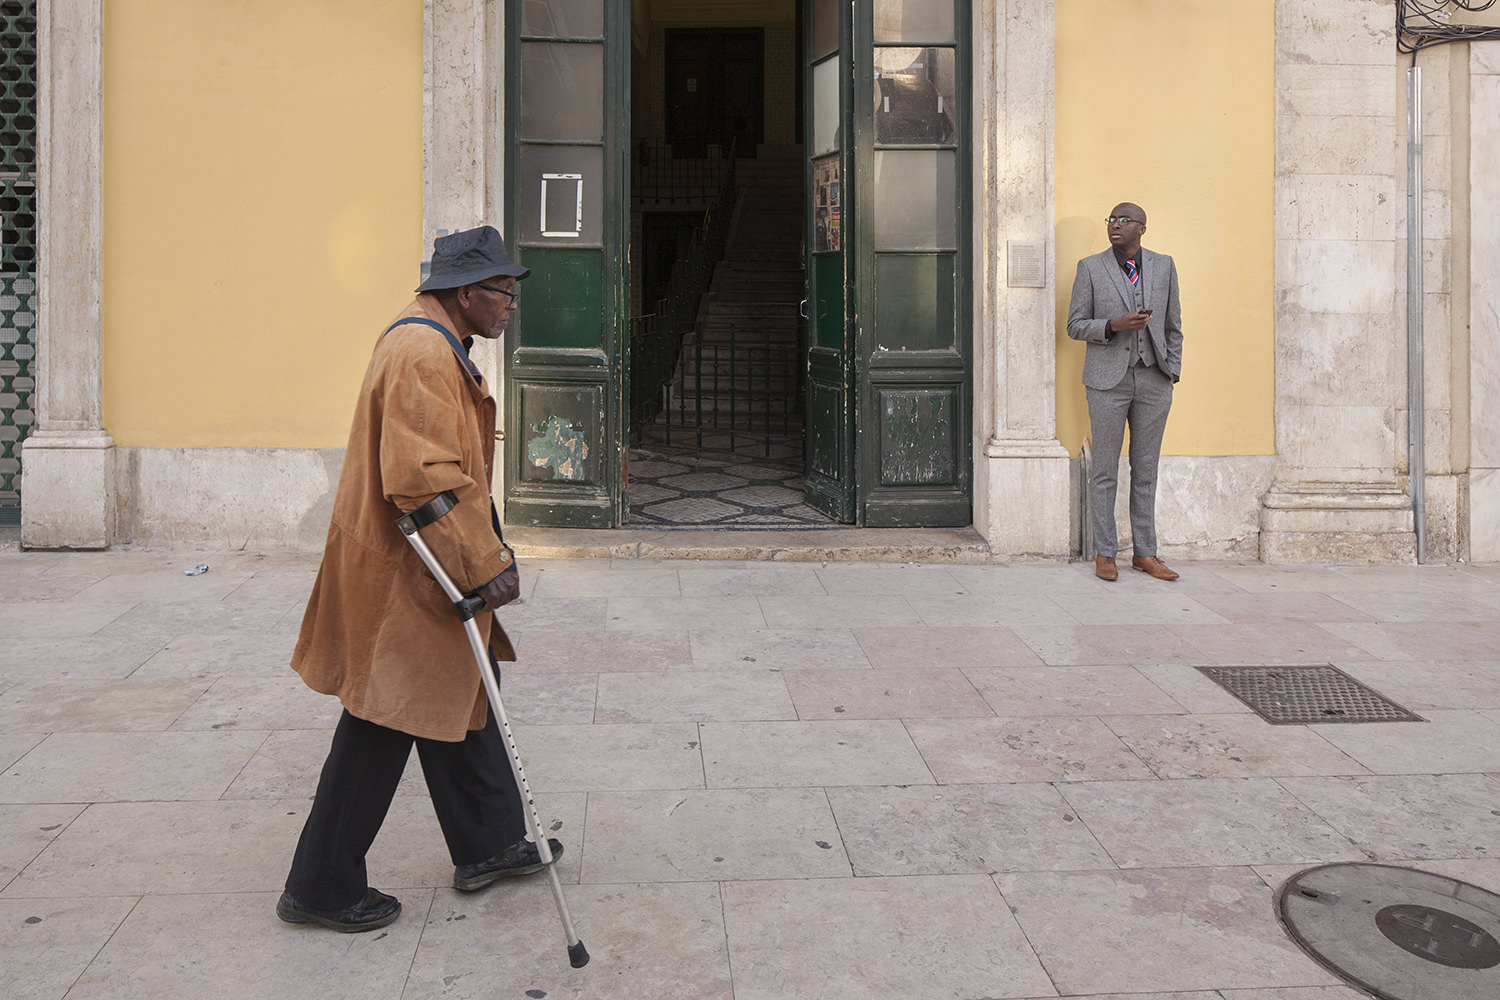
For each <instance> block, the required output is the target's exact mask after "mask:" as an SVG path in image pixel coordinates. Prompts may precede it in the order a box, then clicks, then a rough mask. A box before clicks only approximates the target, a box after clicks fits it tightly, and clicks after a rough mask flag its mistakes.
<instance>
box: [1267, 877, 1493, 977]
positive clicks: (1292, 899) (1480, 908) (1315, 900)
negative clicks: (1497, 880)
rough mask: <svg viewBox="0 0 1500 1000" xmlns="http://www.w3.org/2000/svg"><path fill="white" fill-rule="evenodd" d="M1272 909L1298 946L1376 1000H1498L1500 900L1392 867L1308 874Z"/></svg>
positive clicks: (1464, 884)
mask: <svg viewBox="0 0 1500 1000" xmlns="http://www.w3.org/2000/svg"><path fill="white" fill-rule="evenodd" d="M1276 909H1277V912H1278V914H1279V916H1280V917H1281V922H1282V924H1283V925H1284V926H1285V927H1286V930H1287V933H1288V934H1290V935H1291V936H1292V939H1293V940H1294V941H1296V942H1297V943H1298V944H1299V945H1301V946H1302V949H1303V950H1304V951H1306V952H1307V953H1308V954H1309V955H1311V956H1312V957H1313V958H1315V959H1317V960H1318V961H1319V962H1320V963H1322V964H1323V965H1324V966H1326V967H1327V968H1328V969H1329V970H1330V971H1332V972H1333V973H1335V974H1336V975H1339V976H1341V977H1343V978H1344V979H1346V980H1348V981H1349V982H1350V983H1353V984H1354V985H1355V986H1357V987H1359V988H1360V989H1362V990H1365V991H1366V992H1368V993H1371V994H1373V995H1374V996H1376V997H1378V998H1380V1000H1495V998H1496V997H1500V895H1496V894H1495V893H1493V892H1490V891H1488V890H1486V889H1481V888H1479V887H1478V886H1473V885H1469V884H1468V883H1467V882H1460V881H1458V880H1457V879H1451V878H1446V877H1445V876H1442V875H1434V874H1432V873H1431V872H1423V871H1417V870H1416V869H1414V868H1397V867H1393V866H1391V865H1369V864H1336V865H1323V866H1322V867H1319V868H1309V869H1308V870H1307V871H1305V872H1299V873H1298V874H1296V875H1294V876H1292V877H1291V878H1290V879H1288V880H1287V881H1286V883H1285V884H1284V885H1282V887H1281V890H1280V891H1279V892H1278V893H1277V894H1276Z"/></svg>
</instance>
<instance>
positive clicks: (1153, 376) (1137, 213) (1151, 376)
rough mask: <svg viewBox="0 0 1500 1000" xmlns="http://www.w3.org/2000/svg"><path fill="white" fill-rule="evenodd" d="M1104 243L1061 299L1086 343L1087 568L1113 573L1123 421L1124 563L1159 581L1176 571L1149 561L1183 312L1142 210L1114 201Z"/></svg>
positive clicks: (1071, 332) (1171, 267)
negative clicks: (1089, 439) (1128, 544)
mask: <svg viewBox="0 0 1500 1000" xmlns="http://www.w3.org/2000/svg"><path fill="white" fill-rule="evenodd" d="M1104 221H1105V224H1106V225H1107V226H1108V227H1109V228H1108V233H1109V244H1110V248H1109V249H1108V250H1106V251H1104V252H1103V253H1098V254H1094V255H1093V256H1092V257H1085V258H1083V259H1082V260H1080V261H1079V262H1078V276H1077V277H1076V278H1074V279H1073V297H1072V300H1071V301H1070V302H1069V303H1068V336H1069V337H1072V338H1073V339H1074V340H1082V341H1085V342H1086V343H1087V344H1088V348H1087V351H1086V353H1085V355H1084V361H1083V385H1084V389H1085V391H1086V392H1087V394H1088V400H1089V425H1090V428H1091V429H1092V431H1093V439H1094V467H1093V473H1092V474H1091V475H1090V476H1089V498H1090V500H1091V501H1092V503H1093V515H1094V516H1093V521H1094V553H1095V555H1094V573H1095V575H1097V576H1098V577H1099V579H1101V580H1111V581H1113V580H1117V579H1119V571H1118V570H1117V569H1116V568H1115V553H1116V552H1117V551H1118V549H1119V540H1118V538H1117V536H1116V535H1115V488H1116V486H1117V485H1118V472H1119V467H1120V445H1121V442H1122V441H1123V440H1124V437H1125V427H1126V425H1127V424H1128V425H1129V426H1130V534H1131V540H1132V542H1133V543H1134V544H1133V547H1134V549H1135V554H1134V557H1133V558H1132V559H1131V560H1130V565H1131V566H1133V567H1135V568H1136V569H1138V570H1140V571H1141V572H1143V573H1149V574H1151V575H1152V576H1153V577H1155V578H1156V579H1158V580H1175V579H1177V574H1176V573H1174V572H1173V571H1172V570H1170V569H1168V568H1167V565H1166V564H1165V563H1163V562H1162V561H1161V560H1160V559H1158V558H1157V557H1156V465H1157V459H1158V458H1159V457H1160V455H1161V438H1162V432H1163V431H1165V430H1166V427H1167V411H1169V410H1170V409H1171V408H1172V386H1173V385H1174V384H1176V382H1177V379H1178V378H1179V377H1180V376H1181V374H1182V309H1181V306H1180V305H1179V303H1178V301H1177V266H1176V265H1175V264H1173V263H1172V258H1171V257H1168V256H1166V255H1165V254H1159V253H1152V252H1151V251H1150V250H1145V249H1143V248H1142V247H1141V234H1143V233H1144V232H1145V231H1146V213H1145V212H1144V211H1142V210H1141V207H1140V206H1139V205H1132V204H1131V203H1130V202H1128V201H1127V202H1122V203H1120V204H1118V205H1116V206H1115V208H1114V211H1112V212H1110V213H1109V218H1107V219H1105V220H1104Z"/></svg>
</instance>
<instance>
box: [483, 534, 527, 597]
mask: <svg viewBox="0 0 1500 1000" xmlns="http://www.w3.org/2000/svg"><path fill="white" fill-rule="evenodd" d="M505 561H506V562H507V563H509V565H507V566H506V567H505V569H503V570H501V571H500V575H499V576H497V577H495V578H494V579H493V580H491V581H490V582H489V583H486V584H485V585H484V586H482V587H480V588H479V590H478V591H476V593H478V594H479V596H480V597H482V598H484V607H483V608H481V609H480V610H482V611H494V610H495V609H496V608H500V607H504V606H505V605H507V604H509V603H510V602H511V601H514V600H515V599H516V598H518V597H520V596H521V574H520V572H518V571H517V570H516V554H515V553H514V552H512V551H511V549H510V546H509V545H507V546H505Z"/></svg>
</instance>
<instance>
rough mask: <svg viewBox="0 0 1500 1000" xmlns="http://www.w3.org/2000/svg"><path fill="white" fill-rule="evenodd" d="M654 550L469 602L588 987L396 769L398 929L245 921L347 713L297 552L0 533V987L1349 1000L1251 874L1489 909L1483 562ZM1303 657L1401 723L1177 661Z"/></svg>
mask: <svg viewBox="0 0 1500 1000" xmlns="http://www.w3.org/2000/svg"><path fill="white" fill-rule="evenodd" d="M522 534H524V532H523V533H522ZM662 534H663V535H666V534H670V535H671V536H672V537H671V538H665V537H660V536H658V538H657V539H647V538H646V536H641V537H640V538H639V539H637V542H636V544H634V545H633V546H632V545H631V544H629V543H625V544H621V540H620V539H612V540H611V539H602V540H601V541H600V542H599V544H601V545H603V544H604V543H605V542H607V543H608V544H607V545H605V546H604V547H605V549H606V550H608V551H611V552H613V553H614V554H615V555H616V556H617V558H601V559H575V558H545V559H542V558H528V557H527V556H526V547H525V546H524V545H523V546H522V547H521V550H522V572H523V593H524V594H525V595H526V596H525V599H524V600H523V601H521V602H519V603H517V604H515V605H512V606H510V607H508V608H506V609H505V610H504V611H503V612H502V621H503V622H504V623H505V625H506V627H507V629H508V630H509V631H510V632H511V634H512V636H513V637H514V638H515V640H516V645H517V648H518V650H519V653H520V662H518V663H516V664H514V665H511V666H508V667H507V668H506V669H505V671H504V676H505V680H504V691H505V694H506V698H507V708H508V710H509V712H510V714H511V717H512V720H513V724H514V729H515V734H516V740H517V743H518V745H519V746H520V749H521V752H522V754H523V756H524V757H525V760H526V765H527V772H528V777H530V779H531V782H532V786H533V788H534V790H535V792H536V796H537V805H538V808H539V810H540V812H541V815H542V818H543V826H544V827H546V828H547V829H548V831H549V833H550V834H551V835H552V836H556V837H559V838H561V839H562V840H563V842H564V843H565V844H566V845H567V851H566V853H565V854H564V856H563V858H562V859H561V861H560V862H559V868H558V873H559V877H560V878H561V880H562V882H563V884H564V886H565V889H566V892H567V896H568V902H569V904H570V906H571V907H572V910H573V915H574V918H575V921H576V922H577V924H578V926H579V930H580V933H581V935H582V937H583V938H584V940H585V942H586V943H587V945H588V947H589V949H590V951H591V953H592V954H593V961H592V962H591V964H590V965H589V966H588V967H587V968H585V969H582V970H574V969H571V968H569V967H568V965H567V961H566V956H565V954H564V942H563V939H562V935H561V931H560V927H559V925H558V922H557V918H556V912H555V909H554V907H553V902H552V898H551V894H550V892H549V891H548V889H547V886H546V883H545V881H544V880H540V879H523V880H515V881H511V882H505V883H501V884H499V885H497V886H496V887H494V888H492V889H489V890H486V891H485V892H483V893H478V894H473V895H469V894H461V893H456V892H454V891H453V890H452V889H451V888H450V887H449V886H450V881H451V878H452V864H451V861H450V859H449V858H447V856H446V851H445V850H444V848H443V844H442V838H441V835H440V832H439V830H438V827H437V822H436V819H435V817H434V816H433V814H432V808H431V804H430V802H429V800H428V797H427V793H426V788H425V783H424V781H423V776H422V773H421V769H420V767H419V766H418V764H417V762H416V759H415V756H413V759H412V761H410V762H409V764H408V768H407V772H406V774H405V776H404V777H403V779H402V782H401V785H400V787H399V789H398V792H397V797H396V801H395V803H394V804H393V806H392V809H391V812H390V815H389V817H388V818H387V821H386V824H385V826H384V828H383V829H382V832H381V835H380V837H379V838H378V839H377V841H376V843H375V845H374V847H373V848H372V850H371V853H370V857H369V868H370V873H371V880H372V883H373V884H375V885H377V886H378V887H380V888H383V889H386V890H388V891H393V892H395V893H396V894H397V895H398V896H399V897H400V898H401V899H402V901H403V904H404V907H405V909H404V912H403V915H402V918H401V919H400V920H399V921H397V922H396V923H395V924H393V925H392V926H391V927H389V928H387V929H385V931H383V932H380V933H377V934H372V935H354V936H344V935H336V934H332V933H328V932H324V931H321V930H318V929H313V928H299V927H291V926H288V925H285V924H282V923H281V922H280V921H278V920H277V919H276V918H275V916H274V914H273V912H272V906H273V904H274V900H275V898H276V893H277V891H278V889H279V887H280V885H281V883H282V880H283V879H284V878H285V873H286V866H287V864H288V863H289V861H290V856H291V852H292V848H293V846H294V844H295V840H296V837H297V833H298V831H299V830H300V828H301V824H302V821H303V817H304V816H305V814H306V809H307V807H308V804H309V801H310V797H311V795H312V793H313V790H314V788H315V787H316V783H317V780H318V774H319V770H320V768H321V764H322V760H323V756H324V754H325V753H326V751H327V747H328V741H329V739H330V737H331V733H332V727H333V725H334V723H335V721H336V719H337V717H338V713H339V707H338V705H337V704H336V703H335V702H333V700H332V699H328V698H325V697H322V696H318V695H315V694H313V693H312V692H309V691H307V689H306V688H305V687H303V686H302V685H301V682H300V681H299V680H298V679H297V678H296V677H295V676H294V675H293V674H291V673H290V671H289V670H288V668H287V660H288V658H289V656H290V653H291V649H292V646H293V643H294V642H295V640H296V634H297V629H298V626H299V624H300V621H301V615H302V604H303V602H304V601H305V599H306V595H307V593H308V591H309V589H310V587H311V585H312V581H313V578H314V575H315V572H316V569H317V558H316V556H314V555H307V554H297V553H289V554H278V555H261V554H256V553H213V552H199V551H193V552H172V551H136V550H130V549H126V550H122V551H118V552H105V553H71V554H64V553H21V552H17V551H15V550H14V548H10V549H4V548H0V635H3V636H4V641H3V642H0V950H3V952H4V954H5V959H4V961H3V962H0V996H4V997H6V998H7V1000H9V998H10V997H17V998H25V1000H31V998H42V1000H77V998H80V997H82V998H106V997H107V998H110V1000H134V998H137V997H141V998H144V997H150V998H152V1000H158V998H166V1000H173V998H178V997H182V998H188V997H192V998H197V997H201V996H203V995H220V996H226V997H232V996H246V997H260V996H295V995H317V996H328V997H351V998H352V997H359V998H360V1000H416V998H421V1000H428V998H430V1000H438V998H450V997H474V998H479V997H485V998H488V997H495V996H503V997H517V998H520V997H529V998H533V1000H534V998H537V997H542V996H545V997H548V998H558V997H572V998H583V997H589V998H605V1000H608V998H619V1000H641V998H643V997H651V998H655V997H664V998H665V997H670V998H673V1000H677V998H685V1000H693V998H699V997H701V998H710V1000H772V998H774V1000H784V998H795V997H807V998H817V1000H855V998H858V1000H897V998H899V1000H911V998H917V1000H928V998H937V1000H942V998H948V997H951V998H954V1000H973V998H976V997H993V998H1006V1000H1042V998H1051V1000H1055V998H1057V997H1058V996H1059V995H1062V996H1067V997H1070V998H1079V1000H1168V998H1170V1000H1351V998H1353V997H1355V996H1357V995H1358V994H1356V993H1355V992H1354V991H1352V990H1350V989H1349V988H1348V987H1346V986H1344V985H1341V984H1339V983H1338V981H1337V980H1336V979H1335V978H1334V977H1332V976H1331V975H1330V974H1328V973H1327V972H1325V971H1324V970H1323V969H1321V967H1319V966H1317V965H1316V964H1315V963H1312V962H1311V961H1310V960H1308V959H1307V958H1306V957H1305V956H1303V954H1302V953H1301V952H1300V951H1299V950H1297V949H1296V947H1295V946H1294V945H1292V944H1291V943H1290V942H1289V941H1288V940H1287V939H1286V938H1285V936H1284V935H1283V934H1282V933H1281V931H1280V929H1279V928H1278V926H1277V924H1276V920H1275V916H1274V913H1273V911H1272V907H1271V899H1272V895H1273V893H1274V890H1275V889H1276V887H1277V886H1279V885H1280V884H1281V883H1282V882H1283V881H1285V880H1286V879H1287V878H1289V877H1291V876H1292V875H1295V874H1296V873H1297V872H1299V871H1301V870H1302V869H1304V868H1305V867H1308V866H1310V865H1313V864H1317V863H1321V862H1324V861H1329V860H1377V861H1380V862H1383V863H1391V864H1407V865H1412V866H1416V867H1421V868H1423V869H1425V870H1429V871H1434V872H1437V873H1440V874H1447V875H1450V876H1452V877H1454V878H1459V879H1464V880H1466V881H1472V882H1474V883H1476V884H1479V885H1483V886H1486V887H1488V888H1490V889H1492V890H1493V889H1496V888H1500V820H1497V818H1496V817H1497V816H1500V756H1497V755H1500V653H1497V650H1500V569H1497V568H1495V567H1471V566H1459V567H1448V566H1424V567H1412V566H1408V567H1388V566H1377V567H1350V566H1307V567H1300V566H1263V565H1260V564H1257V563H1237V562H1236V563H1211V564H1193V563H1174V568H1177V569H1178V570H1179V571H1181V572H1182V573H1183V578H1182V580H1181V581H1179V582H1178V584H1173V585H1166V584H1162V583H1160V582H1159V581H1155V580H1151V579H1149V578H1147V577H1146V576H1145V575H1144V574H1139V573H1124V574H1122V578H1121V580H1120V582H1119V583H1118V584H1114V585H1109V584H1104V583H1102V582H1100V581H1098V580H1097V579H1096V578H1095V577H1094V576H1093V574H1092V566H1091V565H1088V564H1072V565H1069V564H1061V563H1050V564H1035V565H1021V564H1014V565H998V564H989V563H987V562H986V560H984V559H983V558H978V557H976V551H977V550H976V549H975V548H974V547H973V546H972V544H971V540H969V539H968V538H967V536H965V535H964V534H963V533H961V532H960V533H948V534H946V535H944V534H943V533H936V534H934V535H932V536H931V537H919V538H915V539H914V544H917V545H929V546H931V548H930V550H929V551H930V553H931V555H932V556H933V560H934V561H930V562H926V563H921V564H917V563H911V562H909V561H907V562H903V561H901V560H900V558H898V556H899V555H900V554H901V552H905V553H907V557H908V558H909V555H910V553H911V552H912V551H914V550H913V549H911V548H909V547H908V548H906V549H904V550H898V549H896V548H894V547H893V548H890V549H889V550H881V551H879V552H876V553H872V554H871V557H870V558H869V559H866V560H863V561H862V560H860V559H858V558H855V559H853V560H852V561H850V560H848V557H849V556H850V553H851V552H854V551H856V550H857V546H855V547H854V548H850V547H849V544H850V542H851V540H852V536H848V535H845V534H843V533H841V532H836V531H825V532H816V533H814V532H808V533H805V535H808V536H810V535H814V534H816V535H818V536H820V537H819V538H816V539H815V538H811V537H802V538H796V537H792V536H795V535H796V533H790V534H788V533H781V532H771V533H766V534H765V535H764V536H763V537H758V535H759V534H760V533H752V532H736V533H734V537H733V538H732V539H731V541H732V542H733V543H734V545H733V547H729V548H723V547H721V548H719V549H717V550H715V551H714V553H713V556H712V557H709V556H708V555H706V554H705V553H706V552H707V549H705V548H703V546H706V545H708V544H709V541H708V540H706V539H700V538H697V537H695V536H696V535H697V533H693V532H671V533H662ZM537 537H538V538H539V539H542V538H543V537H544V536H543V535H541V534H539V535H538V536H537ZM579 537H580V536H579V535H577V534H576V533H574V534H572V535H571V536H570V538H571V539H572V540H571V541H567V544H568V545H575V546H576V545H577V544H579V543H578V542H577V539H578V538H579ZM881 537H889V536H881ZM653 545H660V546H662V548H659V549H658V550H657V551H663V552H676V553H679V554H688V555H690V556H691V558H687V559H677V560H671V559H665V560H662V559H640V558H634V556H638V555H639V554H640V553H641V552H642V551H644V550H646V549H648V548H650V547H651V546H653ZM779 545H785V546H787V547H785V548H780V547H778V546H779ZM557 551H558V552H559V554H566V551H567V550H566V548H563V549H559V550H557ZM833 552H836V553H837V554H839V555H841V556H843V557H845V559H846V561H839V562H827V563H825V562H823V561H822V560H821V559H820V558H819V556H820V553H821V554H823V555H827V554H828V553H833ZM694 553H696V555H694ZM726 557H727V558H726ZM883 560H884V561H883ZM198 563H206V564H208V565H210V567H211V569H210V571H209V573H207V574H203V575H201V576H194V577H188V576H186V575H184V572H183V571H184V569H187V568H191V567H192V566H193V565H196V564H198ZM1296 663H1333V664H1335V665H1336V666H1338V667H1340V668H1341V669H1343V670H1345V671H1347V672H1348V673H1350V674H1351V675H1352V676H1354V677H1355V678H1357V679H1359V680H1361V681H1363V682H1365V683H1367V684H1369V685H1370V686H1372V687H1374V688H1375V689H1376V690H1378V691H1380V692H1381V693H1383V694H1386V695H1387V696H1389V697H1391V698H1393V699H1394V700H1396V701H1398V702H1400V703H1402V704H1403V705H1406V706H1407V707H1410V708H1413V709H1414V710H1416V711H1418V712H1419V713H1420V714H1422V715H1423V716H1424V718H1425V719H1426V720H1427V721H1425V722H1421V723H1384V724H1371V725H1334V724H1324V725H1313V726H1270V725H1268V724H1266V723H1265V722H1263V721H1262V720H1261V719H1260V718H1259V717H1258V716H1256V715H1255V714H1254V713H1253V712H1251V711H1250V709H1249V708H1248V706H1246V705H1244V704H1243V703H1241V702H1239V701H1238V700H1237V699H1235V698H1234V697H1233V696H1231V695H1229V694H1228V693H1227V692H1226V691H1224V690H1223V689H1222V688H1220V687H1219V686H1218V685H1216V684H1214V683H1213V682H1212V681H1210V680H1208V678H1206V677H1205V676H1204V675H1203V674H1201V673H1200V672H1199V671H1198V670H1196V669H1195V667H1197V666H1209V665H1220V664H1247V665H1250V664H1296Z"/></svg>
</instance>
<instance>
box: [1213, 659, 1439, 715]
mask: <svg viewBox="0 0 1500 1000" xmlns="http://www.w3.org/2000/svg"><path fill="white" fill-rule="evenodd" d="M1198 670H1199V671H1200V672H1201V673H1203V674H1204V675H1205V676H1206V677H1208V679H1209V680H1211V681H1213V682H1214V683H1216V684H1218V685H1219V686H1220V687H1222V688H1223V689H1224V690H1226V691H1228V692H1229V693H1230V694H1232V695H1234V696H1235V697H1236V698H1238V699H1239V700H1240V701H1242V702H1244V703H1245V704H1246V705H1249V706H1250V708H1251V709H1253V710H1254V711H1255V714H1257V715H1259V716H1260V717H1261V718H1262V719H1265V720H1266V721H1267V722H1269V723H1271V724H1272V725H1277V726H1289V725H1295V724H1299V723H1308V722H1423V721H1425V720H1424V719H1423V718H1422V717H1421V716H1420V715H1417V714H1415V713H1413V712H1408V711H1407V710H1406V709H1404V708H1402V707H1401V706H1400V705H1398V704H1396V703H1395V702H1393V701H1391V700H1390V699H1388V698H1383V697H1381V696H1380V695H1378V694H1376V693H1375V692H1374V691H1371V690H1370V689H1369V688H1367V687H1365V686H1364V685H1363V684H1361V683H1360V682H1359V681H1357V680H1355V679H1354V678H1353V677H1350V676H1349V675H1348V674H1346V673H1344V672H1343V671H1342V670H1339V669H1338V668H1337V667H1335V666H1333V665H1332V664H1329V663H1318V664H1312V665H1309V666H1277V667H1199V668H1198Z"/></svg>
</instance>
